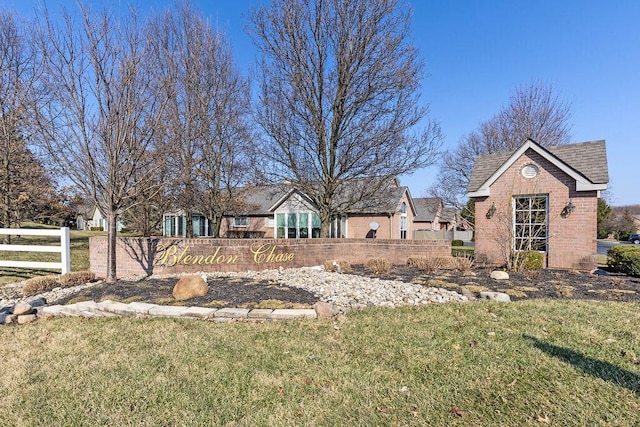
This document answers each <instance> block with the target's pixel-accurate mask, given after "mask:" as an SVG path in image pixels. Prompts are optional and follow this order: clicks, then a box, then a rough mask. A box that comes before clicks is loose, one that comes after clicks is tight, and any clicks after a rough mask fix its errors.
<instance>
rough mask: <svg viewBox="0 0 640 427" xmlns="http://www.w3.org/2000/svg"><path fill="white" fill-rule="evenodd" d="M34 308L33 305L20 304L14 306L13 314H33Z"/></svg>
mask: <svg viewBox="0 0 640 427" xmlns="http://www.w3.org/2000/svg"><path fill="white" fill-rule="evenodd" d="M32 313H33V307H31V304H27V303H26V302H18V303H16V305H14V306H13V314H15V315H16V316H22V315H23V314H32Z"/></svg>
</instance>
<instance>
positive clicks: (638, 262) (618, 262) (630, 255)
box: [607, 246, 640, 277]
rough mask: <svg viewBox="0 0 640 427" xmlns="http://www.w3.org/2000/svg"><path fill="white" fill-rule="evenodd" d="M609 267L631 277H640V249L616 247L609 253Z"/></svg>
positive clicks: (635, 247)
mask: <svg viewBox="0 0 640 427" xmlns="http://www.w3.org/2000/svg"><path fill="white" fill-rule="evenodd" d="M607 257H608V258H607V265H608V266H609V267H611V268H612V269H614V270H615V271H619V272H621V273H624V274H627V275H629V276H634V277H640V247H637V246H614V247H612V248H610V249H609V250H608V251H607Z"/></svg>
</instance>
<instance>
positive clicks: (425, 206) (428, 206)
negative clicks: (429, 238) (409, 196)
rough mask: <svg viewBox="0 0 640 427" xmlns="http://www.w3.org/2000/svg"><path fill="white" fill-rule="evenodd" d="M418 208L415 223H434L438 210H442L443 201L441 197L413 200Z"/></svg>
mask: <svg viewBox="0 0 640 427" xmlns="http://www.w3.org/2000/svg"><path fill="white" fill-rule="evenodd" d="M413 204H414V205H415V206H416V216H415V218H414V219H413V220H414V221H415V222H433V221H435V219H436V215H437V214H438V210H440V209H442V199H441V198H439V197H420V198H417V199H413Z"/></svg>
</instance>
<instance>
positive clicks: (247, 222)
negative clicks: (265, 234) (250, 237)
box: [233, 216, 249, 228]
mask: <svg viewBox="0 0 640 427" xmlns="http://www.w3.org/2000/svg"><path fill="white" fill-rule="evenodd" d="M238 219H244V220H245V221H246V224H238V221H237V220H238ZM233 227H234V228H247V227H249V217H247V216H234V217H233Z"/></svg>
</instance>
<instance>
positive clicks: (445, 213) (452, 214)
mask: <svg viewBox="0 0 640 427" xmlns="http://www.w3.org/2000/svg"><path fill="white" fill-rule="evenodd" d="M457 216H458V211H457V210H456V209H455V208H444V209H442V215H441V216H440V222H448V223H454V222H456V218H457Z"/></svg>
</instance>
